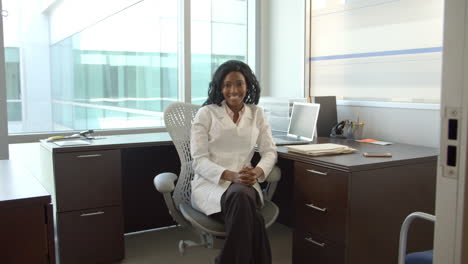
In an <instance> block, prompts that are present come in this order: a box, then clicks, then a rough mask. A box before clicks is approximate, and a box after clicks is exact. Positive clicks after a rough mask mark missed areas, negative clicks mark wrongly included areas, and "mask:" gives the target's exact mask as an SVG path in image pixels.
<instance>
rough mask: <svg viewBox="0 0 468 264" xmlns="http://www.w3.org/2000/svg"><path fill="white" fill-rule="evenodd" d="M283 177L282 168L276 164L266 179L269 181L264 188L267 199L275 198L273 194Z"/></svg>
mask: <svg viewBox="0 0 468 264" xmlns="http://www.w3.org/2000/svg"><path fill="white" fill-rule="evenodd" d="M280 179H281V170H280V168H278V166H274V167H273V169H272V170H271V172H270V174H268V177H266V179H265V181H266V182H267V186H266V187H265V189H263V196H264V198H265V199H267V200H269V201H271V199H272V198H273V194H275V191H276V186H277V185H278V182H279V180H280Z"/></svg>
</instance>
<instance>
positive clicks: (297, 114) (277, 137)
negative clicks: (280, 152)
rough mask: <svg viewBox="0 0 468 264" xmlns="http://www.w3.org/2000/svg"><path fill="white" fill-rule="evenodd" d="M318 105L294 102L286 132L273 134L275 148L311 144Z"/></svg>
mask: <svg viewBox="0 0 468 264" xmlns="http://www.w3.org/2000/svg"><path fill="white" fill-rule="evenodd" d="M319 110H320V105H319V104H310V103H298V102H294V104H293V107H292V112H291V118H290V119H289V125H288V131H287V132H283V133H281V132H280V133H278V132H274V133H273V141H274V142H275V144H276V145H277V146H282V145H298V144H310V143H312V141H313V139H314V136H315V135H316V127H317V118H318V114H319Z"/></svg>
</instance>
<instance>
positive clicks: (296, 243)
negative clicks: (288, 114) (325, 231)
mask: <svg viewBox="0 0 468 264" xmlns="http://www.w3.org/2000/svg"><path fill="white" fill-rule="evenodd" d="M345 255H346V254H345V246H344V245H341V244H338V243H334V242H331V241H330V240H326V239H323V238H322V237H320V236H317V235H314V234H311V233H309V232H304V231H302V230H299V229H296V230H295V231H294V233H293V264H310V263H320V264H344V263H345V261H346V259H345Z"/></svg>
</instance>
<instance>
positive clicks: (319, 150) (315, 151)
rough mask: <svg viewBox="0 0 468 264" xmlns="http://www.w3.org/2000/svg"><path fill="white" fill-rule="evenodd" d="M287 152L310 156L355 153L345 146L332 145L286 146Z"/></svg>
mask: <svg viewBox="0 0 468 264" xmlns="http://www.w3.org/2000/svg"><path fill="white" fill-rule="evenodd" d="M286 148H287V149H288V151H291V152H298V153H303V154H307V155H312V156H322V155H333V154H342V153H352V152H354V151H356V150H355V149H353V148H350V147H348V146H345V145H338V144H332V143H325V144H310V145H288V146H286Z"/></svg>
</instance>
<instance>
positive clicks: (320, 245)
mask: <svg viewBox="0 0 468 264" xmlns="http://www.w3.org/2000/svg"><path fill="white" fill-rule="evenodd" d="M304 239H305V240H306V241H307V242H310V243H312V244H314V245H317V246H319V247H325V246H326V244H325V243H320V242H317V241H315V240H313V239H312V238H310V237H306V238H304Z"/></svg>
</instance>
